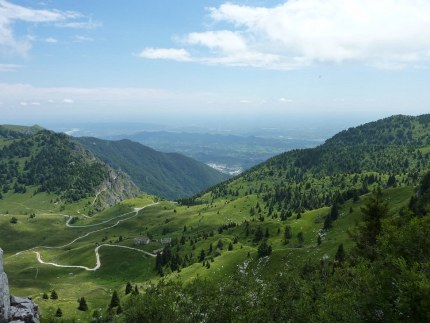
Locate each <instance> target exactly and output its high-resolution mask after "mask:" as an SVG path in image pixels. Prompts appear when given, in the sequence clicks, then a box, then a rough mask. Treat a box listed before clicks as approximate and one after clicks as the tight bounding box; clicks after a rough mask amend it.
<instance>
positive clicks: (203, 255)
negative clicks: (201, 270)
mask: <svg viewBox="0 0 430 323" xmlns="http://www.w3.org/2000/svg"><path fill="white" fill-rule="evenodd" d="M205 258H206V253H205V251H204V250H203V249H202V251H200V257H199V261H203V260H205Z"/></svg>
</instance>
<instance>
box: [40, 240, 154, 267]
mask: <svg viewBox="0 0 430 323" xmlns="http://www.w3.org/2000/svg"><path fill="white" fill-rule="evenodd" d="M101 247H113V248H124V249H130V250H135V251H139V252H141V253H144V254H145V255H148V256H151V257H155V255H154V254H152V253H149V252H147V251H144V250H140V249H137V248H132V247H127V246H120V245H114V244H102V245H100V246H97V247H96V248H95V249H94V252H95V254H96V266H95V267H94V268H89V267H86V266H72V265H59V264H57V263H55V262H45V261H43V260H42V258H41V256H40V253H39V252H38V251H33V252H34V253H35V254H36V258H37V261H38V262H40V263H41V264H44V265H51V266H54V267H59V268H79V269H84V270H86V271H96V270H97V269H99V268H100V266H101V265H102V263H101V261H100V254H99V249H100V248H101Z"/></svg>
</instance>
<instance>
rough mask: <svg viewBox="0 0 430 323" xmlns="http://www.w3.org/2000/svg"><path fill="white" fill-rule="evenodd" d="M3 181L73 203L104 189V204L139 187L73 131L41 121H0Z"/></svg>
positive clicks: (8, 189)
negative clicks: (41, 125) (60, 131)
mask: <svg viewBox="0 0 430 323" xmlns="http://www.w3.org/2000/svg"><path fill="white" fill-rule="evenodd" d="M0 182H1V185H2V187H1V194H2V197H4V198H5V199H7V197H8V193H17V194H25V193H26V192H27V191H28V190H30V191H32V194H37V193H42V192H44V193H48V194H54V195H56V196H57V198H58V201H56V203H57V202H59V201H60V200H61V201H62V202H64V203H73V202H75V201H79V200H81V199H86V198H89V197H94V196H96V194H99V193H100V192H101V191H103V192H104V193H103V194H102V195H100V199H101V201H100V202H99V203H98V204H99V205H100V206H103V207H106V206H110V205H113V204H114V203H115V202H118V198H122V199H124V198H130V197H132V196H135V195H136V194H137V193H138V189H137V188H136V187H135V185H134V184H133V183H132V182H131V181H130V180H129V179H128V178H127V177H126V176H125V175H124V174H120V173H118V172H115V171H114V170H113V169H111V168H109V167H108V166H106V165H105V164H104V163H102V162H101V161H99V160H97V159H96V158H95V157H94V156H93V155H92V154H91V153H89V152H88V151H86V150H85V149H84V148H83V147H82V146H80V145H78V144H76V143H74V142H72V141H71V140H70V139H69V137H68V136H66V135H64V134H57V133H54V132H51V131H47V130H40V129H39V127H36V128H35V127H31V128H26V127H15V126H6V127H3V126H0Z"/></svg>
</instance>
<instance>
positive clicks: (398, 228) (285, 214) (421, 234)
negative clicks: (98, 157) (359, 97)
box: [125, 115, 430, 322]
mask: <svg viewBox="0 0 430 323" xmlns="http://www.w3.org/2000/svg"><path fill="white" fill-rule="evenodd" d="M429 123H430V118H429V116H428V115H424V116H419V117H406V116H393V117H390V118H387V119H383V120H379V121H377V122H373V123H370V124H366V125H363V126H360V127H356V128H351V129H348V130H346V131H343V132H341V133H339V134H338V135H336V136H334V137H333V138H331V139H329V140H327V142H326V143H325V144H323V145H321V146H319V147H317V148H314V149H305V150H296V151H291V152H287V153H284V154H281V155H279V156H276V157H274V158H272V159H270V160H269V161H267V162H266V163H263V164H261V165H259V166H256V167H254V168H253V169H251V170H249V171H248V172H246V173H244V174H243V175H241V176H239V177H237V178H234V179H232V180H230V181H228V182H224V183H221V184H220V185H217V186H216V187H213V188H211V189H210V190H208V191H206V192H203V193H201V194H199V195H198V196H196V197H194V198H191V199H184V200H182V201H181V204H182V205H183V206H182V207H177V208H175V210H174V213H176V214H177V215H176V216H173V217H171V218H170V220H169V222H168V223H166V224H165V225H164V226H163V228H162V229H161V230H163V231H165V232H169V234H170V235H171V236H175V237H176V239H177V240H176V243H174V244H173V246H172V247H166V248H165V250H164V252H163V254H161V255H160V256H159V257H157V261H156V268H157V271H158V272H159V273H160V275H166V274H167V275H168V277H171V276H170V275H173V276H174V275H179V276H181V277H184V279H185V280H186V279H187V278H188V277H189V276H190V273H189V272H190V271H191V272H193V273H194V274H195V273H198V274H199V275H201V276H200V277H202V278H197V279H196V280H188V281H186V282H185V283H184V282H183V281H181V280H180V281H179V282H178V281H174V282H172V281H169V280H168V281H163V280H162V281H161V282H160V283H159V284H158V285H155V286H154V285H153V286H150V287H148V288H147V289H146V292H145V293H144V294H143V295H140V296H138V297H131V298H130V299H129V301H128V304H127V306H126V311H125V313H126V314H125V316H126V321H127V322H133V321H136V320H143V321H145V320H172V321H178V322H182V321H184V322H192V321H194V319H196V320H198V319H197V318H200V317H205V319H206V320H207V321H208V322H217V321H226V322H230V321H244V322H247V321H256V322H259V321H265V322H286V321H292V322H300V321H309V322H334V321H341V322H363V321H370V322H400V321H409V322H424V321H429V320H430V316H429V313H430V306H429V303H428V301H427V300H428V297H429V292H428V291H429V290H430V271H429V264H430V262H429V261H430V254H429V252H428V250H429V248H428V246H430V240H429V238H428V237H429V236H430V235H429V234H430V221H429V219H430V218H429V212H430V199H429V196H430V189H429V187H430V182H429V178H430V175H429V174H430V173H428V171H429V170H430V142H429V138H430V127H429ZM414 187H416V188H414ZM196 217H197V218H198V219H199V220H198V222H197V219H195V218H196ZM185 219H188V222H186V225H185V226H184V229H183V230H180V226H179V225H177V227H176V228H177V229H176V230H178V231H176V232H175V231H174V229H173V228H175V225H174V224H173V223H174V222H181V223H182V224H184V220H185ZM192 219H194V220H192ZM191 223H193V224H192V230H189V229H188V228H189V225H190V224H191ZM178 224H179V223H178ZM195 226H197V227H198V228H197V229H195ZM152 230H154V229H152ZM152 230H151V229H149V230H148V231H149V232H153V231H152ZM175 233H176V235H175ZM188 245H189V246H188ZM227 246H228V247H227ZM193 250H196V251H195V252H193ZM232 254H235V256H233V255H232ZM234 257H238V258H241V260H239V261H238V260H236V259H235V258H234ZM196 262H197V263H200V267H201V266H202V265H201V264H203V269H199V268H198V267H197V266H199V265H198V264H196ZM214 267H215V268H214ZM224 267H228V268H229V269H228V270H224V272H225V276H222V275H221V276H220V275H217V279H211V273H212V274H213V275H216V272H217V270H218V271H220V270H221V271H222V270H223V269H222V268H224ZM205 271H208V272H210V273H207V274H206V275H205V273H204V272H205ZM176 272H178V273H179V272H180V274H177V273H176ZM172 295H182V296H181V297H180V298H179V299H178V303H177V304H178V306H177V307H175V308H171V307H166V306H164V304H166V303H169V302H173V301H174V296H172ZM220 304H221V305H220Z"/></svg>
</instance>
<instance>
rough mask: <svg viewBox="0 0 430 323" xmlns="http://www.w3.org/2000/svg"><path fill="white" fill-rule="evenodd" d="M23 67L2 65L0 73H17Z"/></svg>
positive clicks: (0, 65)
mask: <svg viewBox="0 0 430 323" xmlns="http://www.w3.org/2000/svg"><path fill="white" fill-rule="evenodd" d="M21 67H22V65H17V64H0V72H15V71H16V70H17V69H19V68H21Z"/></svg>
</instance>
